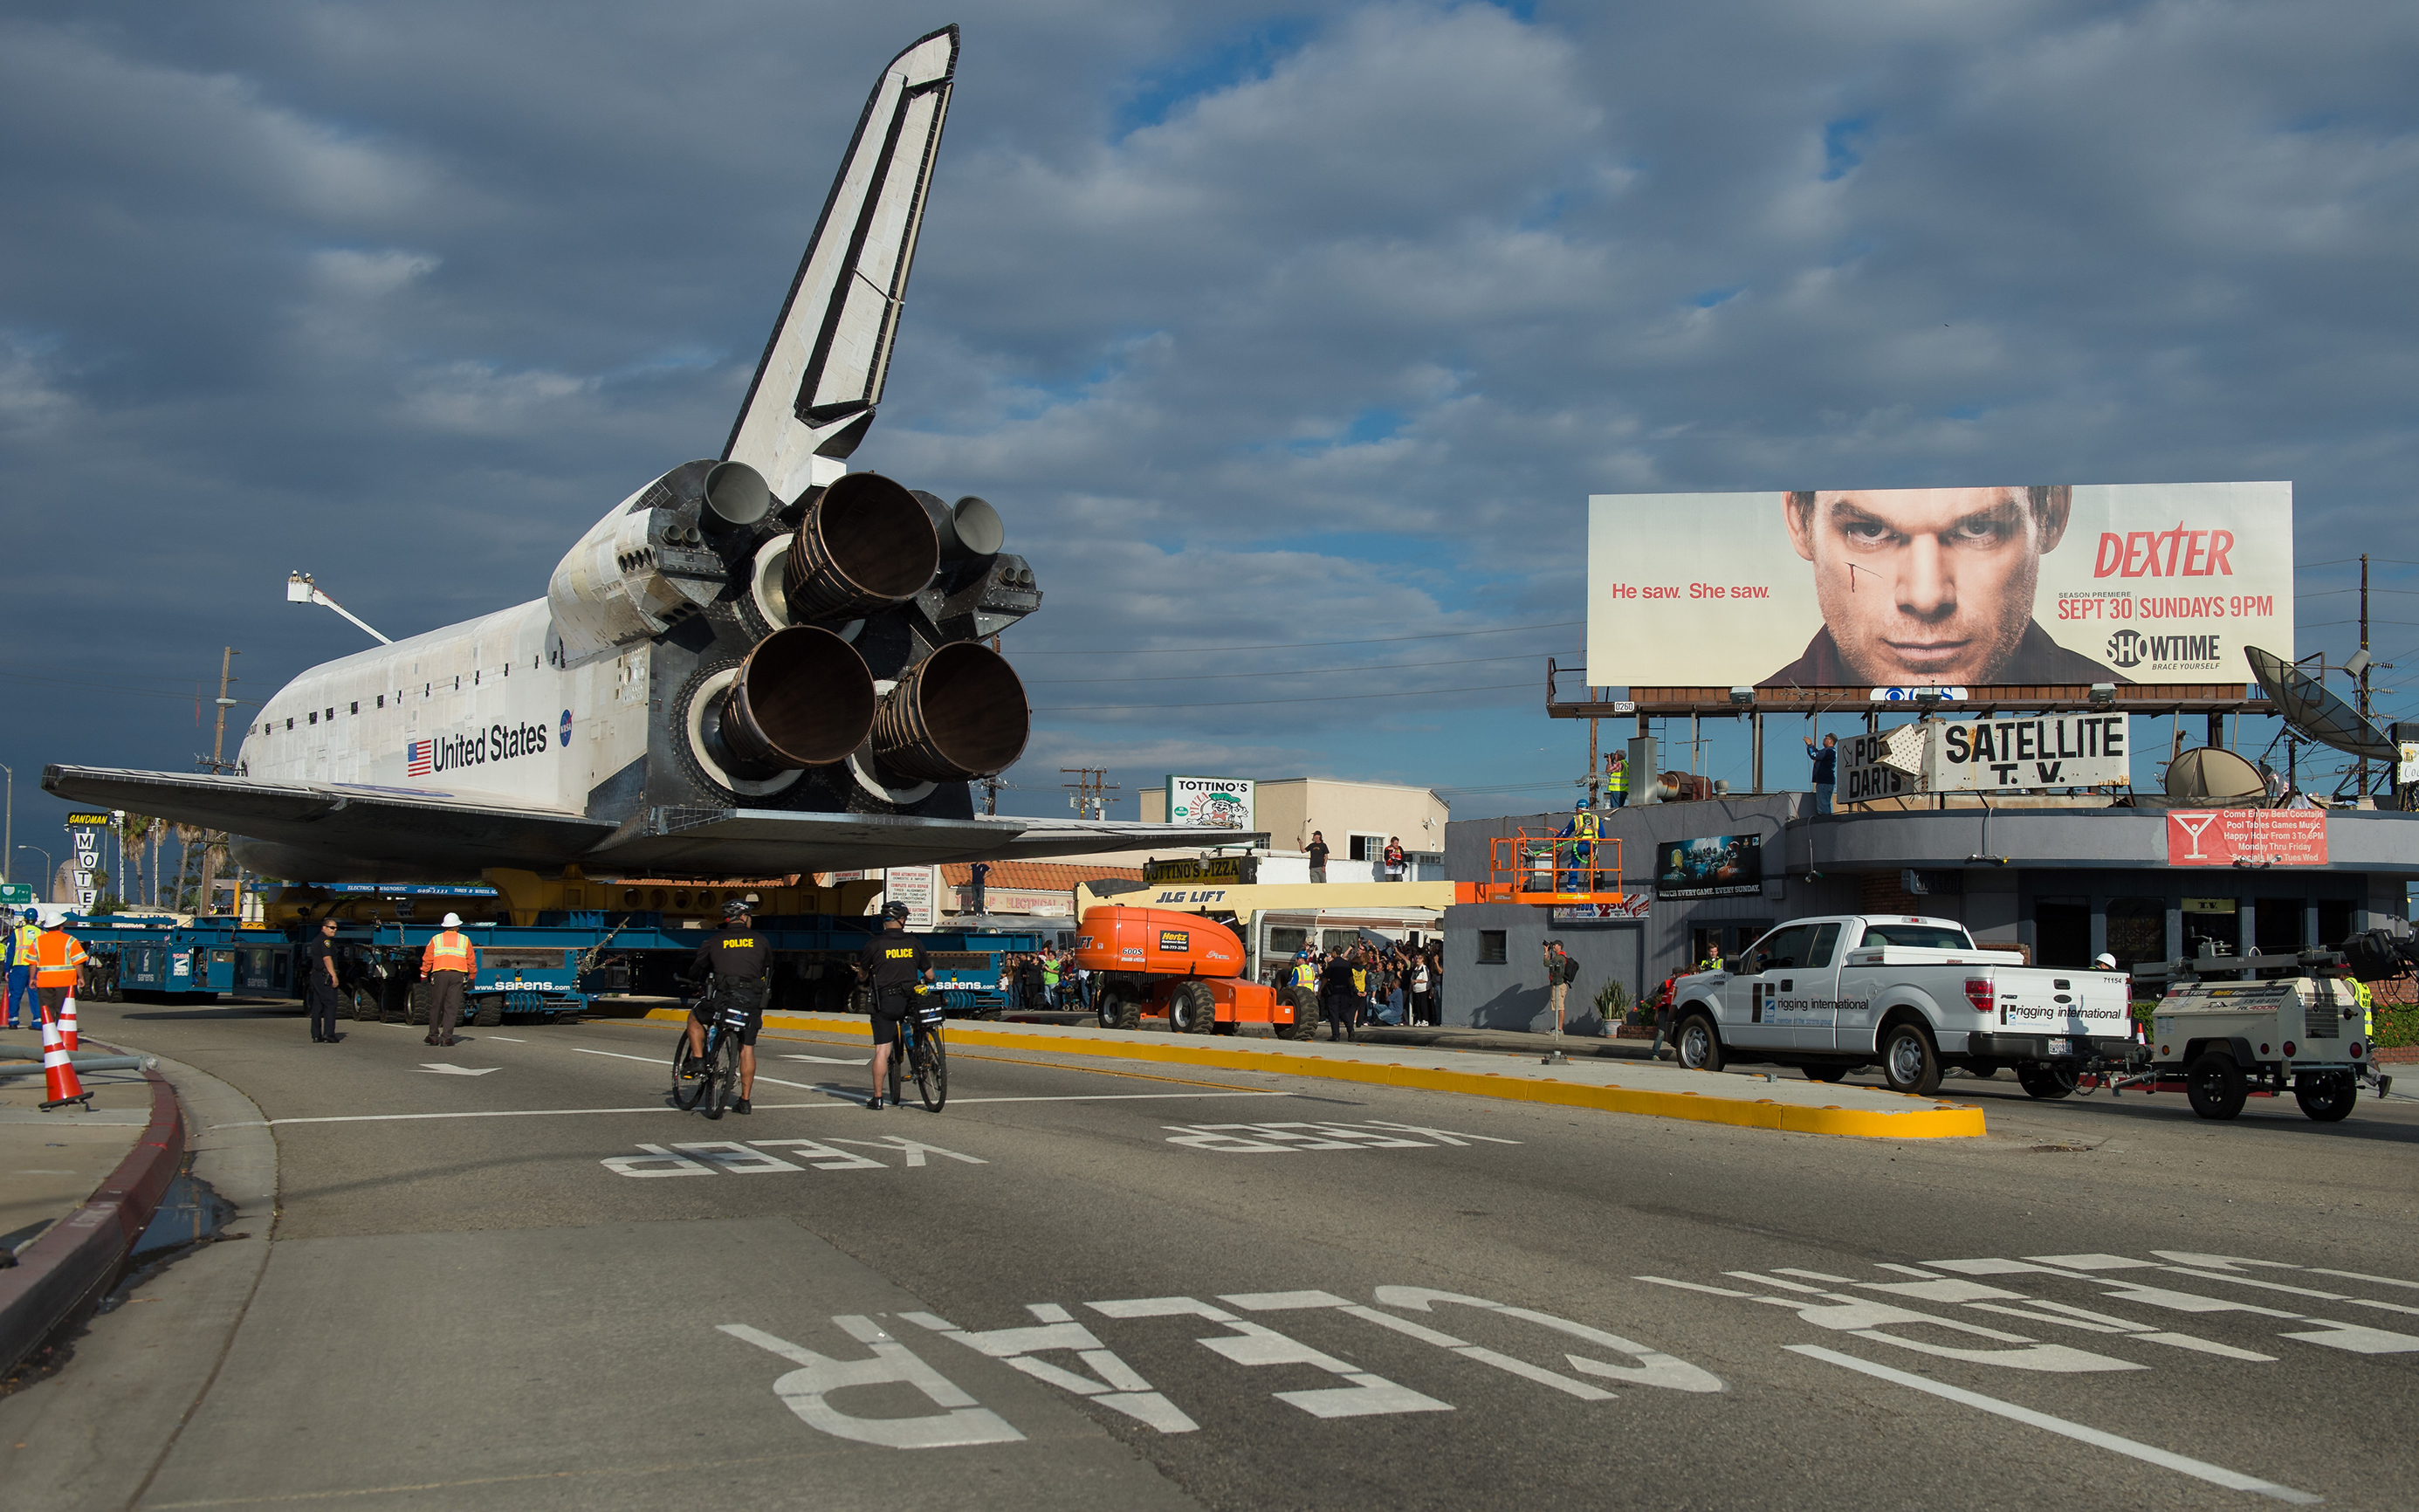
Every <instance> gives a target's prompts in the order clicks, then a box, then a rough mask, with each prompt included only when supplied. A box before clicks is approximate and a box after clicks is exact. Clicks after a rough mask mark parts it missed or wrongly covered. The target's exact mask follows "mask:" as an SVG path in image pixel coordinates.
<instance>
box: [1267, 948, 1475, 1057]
mask: <svg viewBox="0 0 2419 1512" xmlns="http://www.w3.org/2000/svg"><path fill="white" fill-rule="evenodd" d="M1274 985H1277V986H1281V987H1282V986H1292V987H1297V988H1300V989H1302V991H1304V992H1307V993H1313V994H1316V995H1317V1000H1318V1016H1319V1017H1320V1018H1321V1019H1322V1020H1324V1021H1325V1023H1326V1025H1327V1037H1328V1038H1329V1039H1331V1040H1349V1039H1351V1038H1352V1035H1353V1031H1354V1030H1355V1029H1357V1028H1359V1027H1360V1026H1362V1025H1364V1024H1385V1025H1419V1024H1435V1023H1437V1022H1438V1017H1439V1009H1440V1007H1441V1004H1442V1003H1443V1001H1444V949H1443V946H1442V945H1441V942H1439V941H1435V940H1431V941H1429V942H1428V943H1427V945H1426V946H1425V947H1424V948H1422V949H1413V948H1412V947H1410V945H1408V944H1405V943H1403V942H1401V941H1393V942H1389V943H1386V944H1384V945H1379V944H1378V943H1375V942H1373V941H1368V940H1364V941H1362V942H1361V943H1359V944H1357V945H1351V946H1347V947H1344V948H1343V949H1334V950H1313V949H1310V947H1309V946H1307V945H1305V946H1303V947H1302V949H1301V950H1300V951H1298V952H1296V954H1295V955H1294V958H1293V964H1292V965H1291V966H1289V967H1287V968H1285V969H1284V970H1283V971H1282V972H1281V973H1280V975H1279V978H1278V980H1277V981H1276V982H1275V983H1274Z"/></svg>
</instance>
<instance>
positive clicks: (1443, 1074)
mask: <svg viewBox="0 0 2419 1512" xmlns="http://www.w3.org/2000/svg"><path fill="white" fill-rule="evenodd" d="M687 1016H688V1015H687V1014H686V1013H685V1012H683V1011H681V1010H679V1009H670V1008H658V1009H655V1010H653V1011H650V1012H649V1013H648V1014H647V1017H649V1018H650V1019H659V1020H662V1021H663V1022H665V1023H668V1024H670V1023H679V1022H681V1021H682V1020H684V1019H686V1017H687ZM764 1023H765V1026H766V1027H768V1028H791V1029H818V1030H822V1031H824V1032H826V1033H837V1034H846V1035H851V1036H852V1037H855V1036H862V1037H863V1038H865V1039H866V1040H868V1041H871V1039H872V1038H873V1030H872V1026H871V1025H870V1024H869V1023H868V1022H867V1021H866V1020H865V1019H863V1018H861V1017H858V1016H857V1015H855V1014H853V1013H851V1014H840V1013H767V1014H765V1015H764ZM949 1042H950V1043H952V1044H978V1045H989V1046H992V1047H994V1048H998V1049H1011V1050H1038V1051H1042V1052H1045V1053H1047V1054H1051V1055H1061V1056H1093V1057H1100V1058H1102V1059H1109V1060H1148V1061H1157V1062H1159V1063H1161V1064H1172V1065H1179V1066H1207V1067H1215V1068H1218V1069H1221V1070H1225V1071H1263V1072H1275V1073H1277V1074H1280V1075H1286V1076H1315V1077H1319V1078H1323V1079H1324V1080H1327V1081H1334V1082H1364V1083H1370V1084H1373V1085H1376V1086H1380V1087H1416V1088H1421V1089H1422V1090H1425V1091H1430V1092H1460V1093H1466V1094H1468V1095H1470V1096H1472V1097H1492V1098H1499V1099H1502V1101H1504V1102H1510V1103H1556V1104H1558V1105H1561V1106H1564V1107H1580V1108H1595V1109H1596V1110H1597V1111H1599V1112H1602V1113H1641V1114H1645V1115H1647V1116H1649V1117H1652V1118H1658V1119H1690V1120H1692V1121H1694V1122H1698V1123H1727V1124H1733V1125H1736V1126H1738V1127H1740V1128H1746V1129H1780V1130H1782V1131H1784V1132H1786V1133H1789V1134H1846V1135H1852V1136H1857V1137H1861V1138H1868V1139H1961V1138H1977V1137H1980V1135H1981V1134H1983V1133H1984V1132H1985V1131H1984V1130H1983V1127H1982V1110H1981V1109H1980V1108H1979V1107H1970V1106H1963V1105H1952V1104H1948V1103H1932V1104H1929V1105H1927V1106H1922V1107H1913V1108H1909V1109H1908V1110H1907V1111H1905V1112H1903V1113H1879V1112H1875V1111H1873V1110H1872V1109H1869V1108H1837V1107H1807V1106H1804V1105H1803V1104H1799V1103H1778V1102H1774V1101H1772V1100H1770V1099H1764V1100H1760V1101H1759V1100H1750V1099H1747V1098H1734V1097H1706V1096H1703V1095H1702V1094H1700V1093H1697V1092H1648V1091H1641V1090H1638V1089H1636V1088H1626V1087H1596V1086H1591V1085H1590V1084H1588V1083H1585V1082H1561V1081H1555V1080H1553V1079H1552V1078H1551V1077H1532V1076H1505V1075H1502V1074H1501V1073H1499V1072H1468V1071H1444V1070H1441V1069H1433V1068H1430V1067H1426V1066H1376V1065H1371V1064H1369V1063H1368V1062H1366V1061H1353V1060H1330V1059H1328V1058H1326V1057H1321V1056H1293V1055H1287V1054H1286V1053H1285V1052H1284V1051H1281V1050H1213V1049H1210V1048H1209V1047H1208V1046H1195V1045H1187V1044H1154V1043H1151V1042H1149V1041H1134V1042H1132V1043H1123V1042H1117V1043H1104V1042H1102V1041H1098V1040H1058V1039H1054V1038H1052V1037H1050V1036H1047V1035H1039V1034H1019V1033H1016V1032H1014V1031H1013V1030H1002V1029H994V1028H988V1027H980V1028H978V1027H977V1026H975V1025H974V1023H972V1022H971V1021H968V1020H965V1019H954V1020H951V1021H950V1024H949Z"/></svg>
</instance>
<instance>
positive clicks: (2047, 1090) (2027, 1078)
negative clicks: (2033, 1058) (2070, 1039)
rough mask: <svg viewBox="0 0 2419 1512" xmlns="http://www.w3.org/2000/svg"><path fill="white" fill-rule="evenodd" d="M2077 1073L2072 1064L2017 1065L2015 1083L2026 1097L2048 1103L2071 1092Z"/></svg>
mask: <svg viewBox="0 0 2419 1512" xmlns="http://www.w3.org/2000/svg"><path fill="white" fill-rule="evenodd" d="M2076 1076H2077V1073H2076V1072H2075V1069H2074V1068H2073V1067H2072V1066H2018V1067H2017V1068H2016V1085H2018V1086H2019V1087H2022V1088H2024V1089H2025V1095H2026V1097H2037V1098H2040V1099H2041V1100H2042V1102H2044V1103H2048V1102H2052V1101H2055V1100H2056V1099H2057V1098H2061V1097H2065V1096H2068V1095H2069V1094H2071V1093H2072V1092H2073V1090H2074V1086H2075V1081H2076Z"/></svg>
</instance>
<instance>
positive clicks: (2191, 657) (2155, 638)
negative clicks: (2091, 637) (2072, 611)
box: [2108, 630, 2226, 668]
mask: <svg viewBox="0 0 2419 1512" xmlns="http://www.w3.org/2000/svg"><path fill="white" fill-rule="evenodd" d="M2225 655H2226V649H2225V644H2224V641H2223V640H2222V639H2221V638H2220V637H2218V636H2213V635H2144V634H2143V633H2142V632H2141V631H2139V630H2119V631H2118V632H2117V633H2116V634H2115V635H2112V636H2110V637H2109V638H2108V659H2109V660H2110V661H2112V662H2114V663H2116V664H2117V665H2118V666H2119V667H2127V668H2131V667H2139V666H2140V665H2142V663H2144V662H2146V661H2149V662H2155V663H2157V664H2159V665H2160V666H2170V665H2173V664H2176V663H2180V662H2215V661H2217V660H2219V659H2220V658H2221V657H2223V656H2225Z"/></svg>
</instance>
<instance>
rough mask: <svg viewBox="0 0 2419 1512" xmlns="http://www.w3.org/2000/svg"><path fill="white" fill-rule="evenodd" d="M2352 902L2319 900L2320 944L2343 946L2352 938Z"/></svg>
mask: <svg viewBox="0 0 2419 1512" xmlns="http://www.w3.org/2000/svg"><path fill="white" fill-rule="evenodd" d="M2352 908H2353V903H2352V901H2351V900H2350V899H2349V898H2321V899H2319V944H2321V945H2341V944H2342V943H2343V942H2344V941H2346V940H2348V939H2350V938H2351V933H2352V912H2351V911H2352Z"/></svg>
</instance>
